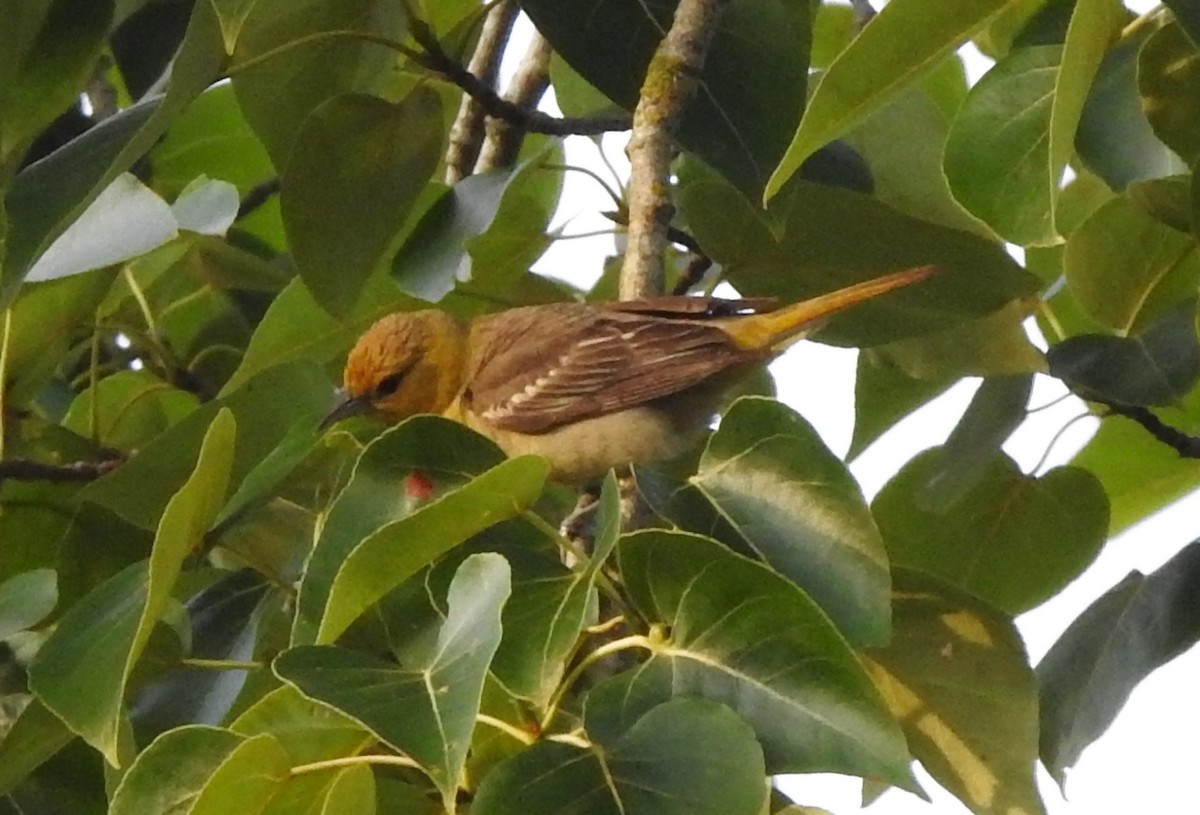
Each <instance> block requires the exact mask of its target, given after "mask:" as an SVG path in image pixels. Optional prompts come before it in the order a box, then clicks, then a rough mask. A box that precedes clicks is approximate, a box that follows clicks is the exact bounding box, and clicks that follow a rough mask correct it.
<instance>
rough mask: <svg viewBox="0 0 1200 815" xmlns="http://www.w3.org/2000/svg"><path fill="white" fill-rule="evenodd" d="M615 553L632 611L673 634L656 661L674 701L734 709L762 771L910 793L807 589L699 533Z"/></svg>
mask: <svg viewBox="0 0 1200 815" xmlns="http://www.w3.org/2000/svg"><path fill="white" fill-rule="evenodd" d="M618 552H619V554H620V558H619V559H620V564H621V570H622V573H623V574H624V576H625V580H626V588H627V589H628V590H629V593H630V595H631V596H632V598H633V600H634V602H635V603H636V604H637V606H638V608H639V609H640V610H641V612H642V613H643V614H644V615H645V616H646V617H647V618H648V619H649V620H650V621H652V622H659V623H663V624H666V625H668V626H670V638H669V640H668V641H667V642H665V643H663V644H662V645H661V646H660V647H657V648H655V649H654V655H653V657H652V660H653V661H661V662H664V663H666V664H667V666H668V668H669V670H670V677H671V682H670V684H669V687H670V689H671V693H672V694H673V695H677V696H678V695H699V696H704V697H707V698H709V699H713V700H715V701H719V702H722V703H724V704H727V705H729V706H730V707H732V708H733V709H734V710H735V711H736V712H737V713H739V714H740V715H741V716H742V717H743V718H745V719H746V721H747V722H748V723H749V724H750V726H751V727H753V728H754V731H755V733H756V734H757V735H758V739H759V741H760V742H761V743H762V745H763V752H764V754H765V756H766V762H767V771H768V772H770V773H780V772H818V771H819V772H841V773H848V774H854V775H864V776H877V777H880V778H883V779H886V780H887V781H888V782H890V783H892V784H896V785H898V786H903V787H905V788H908V789H912V788H914V786H913V785H914V784H915V783H916V782H915V781H913V780H912V777H911V775H910V774H909V770H908V761H909V758H908V751H907V749H906V748H905V747H904V743H903V741H904V740H903V736H901V734H900V731H899V727H898V726H897V724H896V722H895V721H894V720H893V719H892V717H891V715H890V714H889V713H887V711H886V709H885V708H884V706H883V702H882V700H881V699H880V697H879V696H878V695H877V693H876V692H875V690H874V688H873V687H872V686H871V682H870V680H869V679H868V678H867V676H866V675H865V674H864V672H863V669H862V666H861V665H860V664H859V663H858V661H857V659H856V657H855V656H854V654H853V652H852V651H851V650H850V648H849V646H848V645H847V644H846V642H845V640H843V639H842V638H841V636H840V635H839V634H838V633H837V631H836V629H834V627H833V626H832V625H831V624H830V623H829V621H828V618H826V616H825V615H824V614H823V613H822V612H821V610H820V609H819V608H818V607H817V605H816V604H815V603H813V602H812V601H811V600H810V599H808V597H807V596H806V595H805V594H804V592H803V591H801V590H800V589H799V588H797V587H796V586H795V585H794V584H792V583H791V582H789V581H788V580H786V579H785V578H783V577H781V576H779V575H778V574H776V573H775V572H774V571H773V570H771V569H770V568H768V567H766V566H764V565H762V564H759V563H756V562H754V561H751V560H749V559H747V558H744V557H742V556H740V555H736V554H734V553H733V552H731V551H729V550H728V549H726V548H724V547H723V546H721V545H720V544H718V543H716V542H715V541H713V540H711V539H709V538H703V537H700V536H698V535H690V534H685V533H680V532H665V531H645V532H637V533H634V534H632V535H628V536H626V537H625V538H623V539H622V541H621V543H620V544H619V546H618ZM765 632H770V634H769V635H766V633H765Z"/></svg>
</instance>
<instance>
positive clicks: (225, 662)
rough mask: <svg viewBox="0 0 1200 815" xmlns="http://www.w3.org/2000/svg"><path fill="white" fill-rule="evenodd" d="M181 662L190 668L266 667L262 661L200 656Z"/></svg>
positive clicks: (233, 669)
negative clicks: (203, 657) (202, 657)
mask: <svg viewBox="0 0 1200 815" xmlns="http://www.w3.org/2000/svg"><path fill="white" fill-rule="evenodd" d="M179 663H180V664H181V665H186V666H187V667H189V668H203V669H204V670H206V671H261V670H262V669H263V667H264V665H263V664H262V663H261V662H253V661H250V662H244V661H242V660H238V659H200V658H198V657H190V658H188V659H181V660H179Z"/></svg>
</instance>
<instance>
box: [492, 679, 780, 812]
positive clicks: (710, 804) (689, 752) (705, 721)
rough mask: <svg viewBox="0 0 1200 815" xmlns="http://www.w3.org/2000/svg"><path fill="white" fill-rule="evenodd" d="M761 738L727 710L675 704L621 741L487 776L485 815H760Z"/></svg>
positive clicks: (558, 748) (542, 746)
mask: <svg viewBox="0 0 1200 815" xmlns="http://www.w3.org/2000/svg"><path fill="white" fill-rule="evenodd" d="M763 775H764V771H763V758H762V748H761V747H759V745H758V743H757V742H756V741H755V739H754V732H753V731H752V730H751V729H750V728H749V727H747V726H746V723H745V722H743V721H742V720H741V719H740V718H738V716H737V715H736V714H734V713H733V712H732V711H730V710H729V709H728V708H727V707H725V706H724V705H720V704H717V703H715V702H711V701H708V700H705V699H673V700H671V701H668V702H664V703H663V704H661V705H658V706H657V707H655V708H654V709H653V710H650V711H649V712H648V713H646V715H645V716H643V717H641V719H639V720H638V721H637V722H636V723H634V724H633V725H632V726H631V727H630V728H629V729H628V730H626V731H625V732H624V733H622V734H620V736H619V737H618V738H612V739H605V740H604V741H603V742H601V744H600V745H599V746H597V747H593V748H591V749H587V750H585V749H581V748H579V747H574V746H569V745H566V744H561V743H557V742H552V741H540V742H538V743H537V744H535V745H534V746H533V747H531V748H530V749H528V750H525V751H523V752H521V753H519V754H518V755H516V756H514V757H513V758H511V759H509V760H508V761H506V762H504V763H502V764H500V765H498V766H497V767H495V768H494V769H493V770H492V771H491V772H490V773H488V775H487V776H486V777H485V778H484V781H483V784H482V785H481V786H480V788H479V793H478V794H477V796H476V798H475V801H474V802H473V803H472V805H471V812H472V813H476V815H525V813H530V812H537V813H539V815H543V814H544V815H567V813H573V815H758V813H761V812H762V811H763V804H764V803H765V801H764V799H765V797H766V790H767V788H766V785H765V784H764V780H763Z"/></svg>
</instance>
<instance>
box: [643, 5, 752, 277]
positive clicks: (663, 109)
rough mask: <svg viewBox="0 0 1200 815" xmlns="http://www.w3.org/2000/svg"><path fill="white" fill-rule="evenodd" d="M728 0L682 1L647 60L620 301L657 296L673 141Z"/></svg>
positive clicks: (668, 215)
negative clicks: (664, 33) (665, 32)
mask: <svg viewBox="0 0 1200 815" xmlns="http://www.w3.org/2000/svg"><path fill="white" fill-rule="evenodd" d="M727 2H728V0H681V2H680V3H679V5H678V6H677V7H676V9H675V19H674V22H672V24H671V29H670V30H669V31H668V32H667V35H666V36H665V37H664V38H663V40H662V42H661V43H659V46H658V50H657V51H655V53H654V56H653V57H652V58H651V60H650V66H649V68H647V70H646V79H645V81H644V82H643V84H642V90H641V94H640V96H639V99H638V105H637V109H636V110H635V111H634V114H633V134H632V136H631V137H630V140H629V148H628V153H629V161H630V178H629V244H628V247H627V248H626V250H625V266H624V268H623V269H622V270H621V285H620V297H621V299H622V300H636V299H639V298H642V297H651V296H654V295H657V294H662V293H663V291H664V289H665V285H664V282H663V281H664V279H665V276H664V273H663V262H664V255H665V252H666V248H667V228H668V226H669V224H670V223H671V216H672V214H673V212H674V208H673V207H672V205H671V195H670V173H671V158H672V154H673V152H674V146H673V144H672V136H673V134H674V133H675V130H676V129H677V127H678V126H679V122H680V120H681V118H682V116H683V109H684V106H685V105H686V104H687V102H688V100H689V99H690V98H691V97H692V94H693V93H694V92H695V89H696V86H697V84H698V82H699V76H700V73H701V71H702V69H703V68H704V58H705V55H706V54H707V52H708V45H709V42H711V40H712V35H713V32H714V30H715V29H716V21H717V18H718V16H719V15H720V12H721V10H722V9H723V8H724V6H725V4H726V3H727Z"/></svg>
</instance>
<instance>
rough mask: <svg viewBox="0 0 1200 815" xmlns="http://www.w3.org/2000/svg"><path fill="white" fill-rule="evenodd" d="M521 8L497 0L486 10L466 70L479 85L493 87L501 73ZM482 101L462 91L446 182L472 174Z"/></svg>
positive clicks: (480, 131) (480, 141) (479, 139)
mask: <svg viewBox="0 0 1200 815" xmlns="http://www.w3.org/2000/svg"><path fill="white" fill-rule="evenodd" d="M518 12H520V8H519V7H518V6H517V4H516V3H515V2H514V0H500V2H499V3H497V4H496V5H495V6H493V7H492V10H491V11H489V12H488V15H487V19H486V20H485V21H484V23H483V30H482V31H481V32H480V34H479V42H478V44H476V46H475V53H474V54H472V55H471V62H470V64H469V65H468V66H467V71H468V72H469V73H470V74H471V75H472V76H475V77H477V78H478V79H479V82H480V84H481V85H483V86H484V87H486V88H489V89H494V88H495V87H496V79H497V77H498V76H499V75H500V61H501V59H503V57H504V49H505V46H507V45H508V38H509V36H511V34H512V28H513V24H514V23H515V22H516V21H517V14H518ZM485 116H486V113H485V111H484V108H483V105H482V104H481V103H480V102H479V100H477V99H476V98H475V97H474V96H472V95H471V94H464V95H463V98H462V102H461V103H460V104H459V107H458V116H457V118H455V120H454V126H453V127H451V128H450V146H449V148H448V149H447V150H446V176H445V178H446V183H447V184H454V183H457V182H459V181H461V180H462V179H464V178H466V177H467V176H468V175H470V174H471V168H472V167H474V166H475V161H476V159H478V158H479V151H480V148H481V146H482V145H483V139H484V133H485V131H484V118H485Z"/></svg>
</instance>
